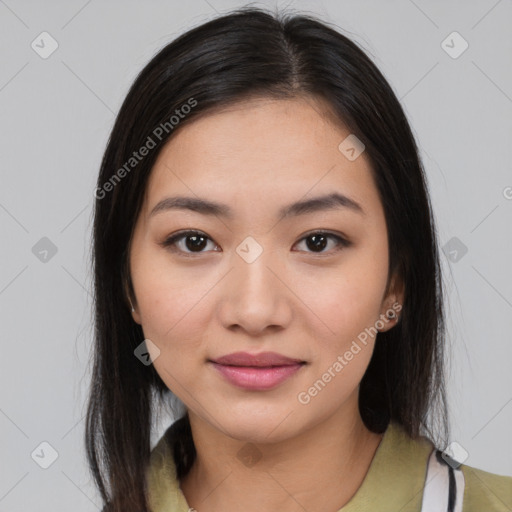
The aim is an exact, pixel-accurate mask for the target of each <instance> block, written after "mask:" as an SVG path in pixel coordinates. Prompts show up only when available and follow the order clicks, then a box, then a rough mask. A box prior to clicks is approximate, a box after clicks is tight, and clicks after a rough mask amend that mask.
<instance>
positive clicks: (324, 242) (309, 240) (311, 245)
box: [301, 231, 352, 254]
mask: <svg viewBox="0 0 512 512" xmlns="http://www.w3.org/2000/svg"><path fill="white" fill-rule="evenodd" d="M302 240H306V247H307V249H308V251H306V252H312V253H317V254H323V253H328V252H330V251H325V250H324V249H325V248H326V247H327V246H328V241H329V240H334V241H335V245H334V251H339V250H341V249H342V248H343V247H349V246H350V245H352V244H351V242H349V241H348V240H346V239H345V238H342V237H341V236H339V235H335V234H334V233H330V232H325V231H315V232H313V233H310V234H309V235H306V236H305V237H303V238H302V239H301V242H302Z"/></svg>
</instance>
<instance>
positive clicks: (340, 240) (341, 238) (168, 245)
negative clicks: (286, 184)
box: [159, 228, 353, 258]
mask: <svg viewBox="0 0 512 512" xmlns="http://www.w3.org/2000/svg"><path fill="white" fill-rule="evenodd" d="M187 235H197V236H202V237H204V238H207V239H208V240H210V241H212V242H214V243H215V245H218V244H216V242H215V240H213V238H211V237H210V236H208V235H207V234H206V233H204V232H203V231H199V230H197V229H183V230H180V231H177V232H175V233H173V234H172V235H170V236H168V237H167V238H166V239H165V240H164V241H163V242H161V243H160V244H159V245H161V246H162V247H164V248H165V249H168V250H170V251H172V252H176V253H180V254H181V255H182V256H185V257H192V258H195V257H197V256H199V255H201V254H207V253H208V252H211V251H199V252H186V251H180V250H179V249H177V248H176V246H175V244H176V242H177V241H179V240H180V239H183V238H186V236H187ZM311 235H325V236H326V237H328V238H331V239H334V240H335V241H336V243H337V247H336V248H335V249H333V250H331V251H327V252H319V253H315V252H312V251H296V252H306V254H311V255H314V256H317V257H322V256H330V255H332V254H333V253H337V252H338V251H339V250H341V249H342V248H348V247H350V246H351V245H353V243H352V242H351V241H350V240H349V239H348V237H346V236H345V235H344V234H342V233H338V232H334V231H331V230H328V229H321V228H319V229H313V230H310V231H308V232H307V233H304V234H303V235H301V237H300V238H299V239H298V240H297V242H295V243H294V246H295V245H297V244H298V243H299V242H302V241H303V240H304V239H306V238H308V237H309V236H311ZM215 252H218V251H215Z"/></svg>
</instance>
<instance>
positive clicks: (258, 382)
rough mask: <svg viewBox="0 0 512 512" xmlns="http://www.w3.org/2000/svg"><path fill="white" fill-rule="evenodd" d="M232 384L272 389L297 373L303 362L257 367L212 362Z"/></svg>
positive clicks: (248, 387)
mask: <svg viewBox="0 0 512 512" xmlns="http://www.w3.org/2000/svg"><path fill="white" fill-rule="evenodd" d="M212 364H213V366H214V367H215V368H216V369H217V370H218V371H219V372H220V373H221V374H222V375H223V376H224V377H225V378H226V379H227V380H228V381H229V382H231V384H234V385H235V386H238V387H240V388H244V389H251V390H257V391H263V390H266V389H272V388H273V387H275V386H277V385H278V384H281V382H284V381H285V380H286V379H288V378H290V377H291V376H292V375H293V374H294V373H296V372H297V371H298V370H300V368H301V367H302V366H304V365H303V364H300V363H298V364H292V365H287V366H272V367H266V368H256V367H254V366H227V365H224V364H219V363H212Z"/></svg>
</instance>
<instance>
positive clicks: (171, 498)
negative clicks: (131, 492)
mask: <svg viewBox="0 0 512 512" xmlns="http://www.w3.org/2000/svg"><path fill="white" fill-rule="evenodd" d="M171 428H172V425H171V427H169V428H168V429H167V431H166V432H165V433H164V435H163V436H162V437H161V438H160V440H159V441H158V442H157V444H156V446H155V447H154V448H153V450H152V451H151V455H150V463H149V467H148V470H147V480H148V489H149V500H150V505H151V510H153V512H164V511H168V510H173V511H176V512H188V510H189V505H188V504H187V501H186V499H185V496H184V494H183V492H182V491H181V489H180V486H179V481H178V480H177V478H176V467H175V464H174V459H173V457H172V451H171V447H170V446H169V442H172V441H171V440H170V438H171V436H169V431H170V429H171ZM433 448H434V446H433V444H432V443H431V442H430V441H429V440H428V439H427V438H426V437H423V436H420V437H419V438H418V439H411V438H410V437H409V436H408V434H407V433H406V432H405V431H404V430H403V428H402V427H401V426H400V425H399V424H397V423H394V422H391V423H390V424H389V425H388V427H387V429H386V431H385V433H384V436H383V438H382V440H381V442H380V444H379V446H378V448H377V450H376V452H375V455H374V457H373V459H372V462H371V464H370V467H369V469H368V471H367V473H366V476H365V478H364V480H363V482H362V484H361V485H360V487H359V489H358V490H357V491H356V493H355V494H354V495H353V496H352V498H351V499H350V500H349V501H348V503H346V504H345V506H344V507H342V508H341V509H340V510H339V512H362V511H366V510H373V509H375V507H376V506H377V505H378V509H379V511H380V512H398V511H404V512H405V511H407V512H416V511H418V512H419V511H420V509H421V499H422V495H423V488H424V485H425V476H426V467H427V460H428V457H429V455H430V453H431V452H432V450H433Z"/></svg>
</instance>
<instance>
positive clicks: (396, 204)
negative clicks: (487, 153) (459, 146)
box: [85, 8, 449, 512]
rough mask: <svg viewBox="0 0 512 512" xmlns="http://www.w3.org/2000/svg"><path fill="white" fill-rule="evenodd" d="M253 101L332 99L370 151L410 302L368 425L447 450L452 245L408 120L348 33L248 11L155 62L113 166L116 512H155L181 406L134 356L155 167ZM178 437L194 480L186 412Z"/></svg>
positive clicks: (102, 314)
mask: <svg viewBox="0 0 512 512" xmlns="http://www.w3.org/2000/svg"><path fill="white" fill-rule="evenodd" d="M251 96H261V97H269V98H294V97H298V96H308V97H312V98H318V99H322V100H324V101H325V102H327V104H328V105H329V106H330V108H331V112H332V115H333V116H335V117H336V118H337V119H339V120H340V122H342V123H343V125H344V126H346V127H348V128H349V129H350V132H351V133H353V134H355V135H356V136H357V137H358V138H359V139H360V140H361V141H362V142H363V143H364V145H365V151H366V154H367V155H368V157H369V159H370V161H371V163H372V173H373V178H374V180H375V184H376V186H377V189H378V192H379V196H380V199H381V201H382V205H383V208H384V212H385V218H386V224H387V228H388V234H389V235H388V236H389V276H388V277H389V279H391V276H392V275H394V274H396V275H397V276H399V277H400V278H401V280H402V281H403V283H404V290H405V296H404V300H403V304H402V306H403V307H402V311H401V317H400V321H399V322H398V323H397V324H396V325H395V327H393V328H392V329H391V330H389V331H387V332H382V333H379V335H378V340H377V342H376V345H375V349H374V352H373V355H372V359H371V361H370V363H369V366H368V369H367V371H366V373H365V375H364V377H363V379H362V381H361V385H360V395H359V408H360V413H361V416H362V418H363V421H364V423H365V425H366V426H367V427H368V428H369V429H370V430H372V431H374V432H379V433H380V432H383V431H384V430H385V429H386V427H387V425H388V423H389V421H390V420H392V421H395V422H397V423H399V424H400V425H402V426H403V427H404V428H405V430H406V432H407V433H408V434H409V435H410V436H411V437H413V438H415V437H417V436H418V435H420V434H422V433H427V434H428V436H429V437H430V438H431V440H433V441H434V442H435V443H436V444H437V445H438V446H440V445H441V444H445V443H446V439H447V437H448V428H449V427H448V413H447V405H446V398H445V387H444V370H443V365H444V355H443V349H444V312H443V294H442V285H441V272H440V264H439V254H438V246H437V240H436V233H435V227H434V219H433V215H432V210H431V205H430V200H429V196H428V191H427V185H426V178H425V174H424V170H423V167H422V163H421V161H420V158H419V154H418V148H417V146H416V143H415V140H414V137H413V135H412V132H411V129H410V127H409V124H408V121H407V119H406V117H405V114H404V111H403V110H402V107H401V105H400V103H399V101H398V99H397V98H396V96H395V94H394V92H393V90H392V89H391V87H390V85H389V84H388V82H387V81H386V80H385V78H384V76H383V75H382V74H381V73H380V71H379V70H378V69H377V68H376V66H375V65H374V64H373V63H372V61H371V60H370V59H369V58H368V57H367V56H366V54H365V53H364V51H363V50H362V49H360V48H359V46H358V45H357V44H356V43H355V42H353V41H352V40H350V39H349V38H348V37H346V36H344V35H342V34H341V33H340V31H339V30H336V29H335V28H334V27H331V26H329V25H328V24H327V23H325V22H322V21H320V20H318V19H316V18H315V17H314V16H311V15H296V14H289V13H286V14H284V13H276V14H272V13H270V12H267V11H264V10H260V9H255V8H242V9H238V10H236V11H233V12H231V13H229V14H227V15H223V16H219V17H217V18H216V19H213V20H212V21H209V22H207V23H204V24H202V25H200V26H198V27H196V28H194V29H192V30H189V31H188V32H186V33H185V34H183V35H181V36H180V37H178V38H177V39H176V40H174V41H172V42H171V43H169V44H168V45H167V46H165V47H164V48H163V49H162V50H160V51H159V52H158V53H157V54H156V55H155V56H154V57H153V58H152V59H151V61H150V62H149V63H148V64H147V65H146V66H145V67H144V69H143V70H142V71H141V72H140V74H139V75H138V76H137V78H136V80H135V82H134V83H133V85H132V86H131V88H130V90H129V92H128V94H127V96H126V98H125V100H124V102H123V104H122V106H121V109H120V111H119V114H118V116H117V119H116V121H115V125H114V127H113V129H112V132H111V135H110V138H109V141H108V144H107V147H106V150H105V153H104V156H103V160H102V162H101V169H100V172H99V176H98V181H97V187H98V188H97V189H96V202H95V210H94V228H93V244H92V251H93V252H92V259H93V265H94V294H95V345H94V367H93V374H92V382H91V388H90V396H89V402H88V411H87V422H86V438H85V442H86V449H87V457H88V462H89V465H90V468H91V472H92V474H93V476H94V479H95V482H96V484H97V486H98V489H99V491H100V493H101V496H102V499H103V500H104V502H105V503H107V502H108V503H109V505H108V510H112V511H115V512H121V511H122V512H131V511H134V512H135V511H136V512H141V511H146V510H148V505H147V496H146V493H147V490H146V487H145V485H146V482H145V468H146V467H147V464H148V460H149V454H150V441H151V436H150V434H151V429H152V426H153V422H154V414H155V411H157V410H158V409H159V407H162V405H163V404H165V403H166V400H167V399H168V398H169V396H170V395H171V391H170V390H169V389H168V388H167V387H166V385H165V384H164V382H163V381H162V380H161V378H160V377H159V375H158V374H157V372H156V371H155V369H154V367H153V366H152V365H148V366H146V365H144V364H142V363H141V361H140V360H139V359H138V358H137V357H135V356H134V350H135V349H136V348H137V347H138V346H139V345H140V344H141V342H142V341H143V340H144V335H143V332H142V329H141V326H140V325H138V324H137V323H135V322H134V321H133V319H132V317H131V314H130V308H129V302H128V298H129V299H130V300H131V301H132V302H133V303H134V304H136V298H135V297H134V294H133V288H132V285H131V281H130V273H129V267H128V253H129V246H130V241H131V236H132V232H133V228H134V225H135V222H136V220H137V217H138V215H139V212H140V209H141V205H142V202H143V197H144V194H145V191H146V186H147V183H148V178H149V175H150V173H151V169H152V167H153V165H154V162H155V160H156V158H157V156H158V154H159V152H160V150H161V149H162V147H163V146H164V144H165V143H166V142H167V141H168V140H169V139H170V138H171V137H172V136H173V134H174V133H175V132H177V131H178V130H180V129H181V128H182V127H183V126H186V125H187V124H188V123H191V122H193V121H194V120H195V119H198V118H199V117H200V116H201V115H203V114H205V113H207V112H211V111H212V110H213V109H215V108H219V107H223V106H227V105H229V104H231V103H233V102H238V101H243V100H244V99H246V98H249V97H251ZM184 105H189V106H190V108H184V107H183V106H184ZM192 105H194V106H193V107H192ZM172 116H174V120H173V121H170V120H171V118H172ZM159 127H160V129H159V130H158V128H159ZM156 134H158V136H157V135H156ZM148 137H151V139H152V141H153V143H154V145H155V148H154V149H151V150H150V151H149V153H148V154H147V155H146V156H144V158H141V159H140V160H137V162H134V161H132V160H130V159H131V158H132V156H133V152H134V151H137V150H138V149H139V148H141V147H142V146H144V145H148ZM128 162H129V164H128ZM121 169H124V172H123V171H121ZM388 284H389V282H388ZM173 432H174V434H175V436H176V438H177V440H178V441H177V444H176V446H175V452H174V454H175V458H176V464H177V469H178V476H179V477H180V478H181V477H182V476H183V475H185V474H186V473H187V472H188V471H189V469H190V467H191V465H192V464H193V462H194V457H195V450H194V444H193V440H192V436H191V431H190V424H189V422H188V416H187V415H186V414H185V415H184V416H183V417H182V418H180V419H179V420H178V421H177V422H176V423H175V424H174V425H173ZM436 435H438V436H439V437H438V438H436ZM106 509H107V507H106V508H105V510H106Z"/></svg>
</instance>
